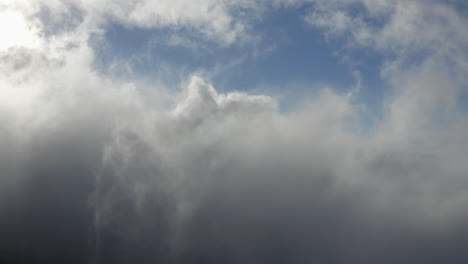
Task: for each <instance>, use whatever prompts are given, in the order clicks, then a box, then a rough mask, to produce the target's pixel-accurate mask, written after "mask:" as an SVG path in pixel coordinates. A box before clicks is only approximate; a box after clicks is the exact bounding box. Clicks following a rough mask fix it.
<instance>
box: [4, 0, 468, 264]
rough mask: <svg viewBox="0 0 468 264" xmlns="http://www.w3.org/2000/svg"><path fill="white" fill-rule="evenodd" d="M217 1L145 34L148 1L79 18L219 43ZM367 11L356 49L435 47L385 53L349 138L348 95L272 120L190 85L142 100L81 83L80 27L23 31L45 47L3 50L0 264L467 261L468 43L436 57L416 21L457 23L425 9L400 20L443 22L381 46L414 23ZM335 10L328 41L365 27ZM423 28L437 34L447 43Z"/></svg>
mask: <svg viewBox="0 0 468 264" xmlns="http://www.w3.org/2000/svg"><path fill="white" fill-rule="evenodd" d="M206 3H208V2H206ZM219 3H222V2H216V3H214V2H213V3H211V4H212V5H213V6H212V8H211V9H210V8H208V9H203V8H201V9H200V10H202V11H201V12H202V13H201V14H205V13H206V12H208V15H207V17H205V16H203V15H187V14H185V13H184V12H185V11H181V10H180V8H176V9H174V10H177V11H174V14H172V13H171V12H170V11H171V10H172V9H171V8H169V7H167V8H168V9H164V10H166V11H165V12H163V13H164V14H163V15H161V16H167V17H165V18H157V19H156V20H152V19H153V18H150V14H151V15H155V14H153V13H147V12H149V11H148V10H150V8H149V7H148V6H146V5H151V3H150V2H148V3H146V2H131V3H129V4H127V5H129V6H128V8H124V7H125V4H126V3H123V2H122V3H119V2H113V4H109V3H107V2H103V1H102V2H93V3H91V2H90V3H88V2H80V3H79V4H78V3H76V5H77V8H78V9H80V10H81V9H83V10H87V9H86V8H88V6H92V10H95V11H93V12H97V13H99V12H101V13H99V14H106V12H108V13H107V14H109V15H112V17H113V19H116V20H117V21H120V22H121V23H130V24H132V23H134V24H135V25H140V26H145V25H147V24H149V25H157V23H168V24H169V23H175V24H177V23H187V25H192V24H193V25H194V27H196V28H199V29H200V28H201V30H202V32H203V30H208V31H213V32H218V33H219V32H224V30H227V31H229V30H231V28H230V27H231V26H227V27H226V28H224V26H223V25H224V24H223V23H221V29H220V31H217V29H214V28H211V29H210V27H211V26H208V25H205V24H204V23H208V22H206V21H209V20H210V19H209V18H210V16H216V15H215V14H214V13H216V14H217V15H219V14H221V15H220V16H221V17H222V16H223V14H224V13H223V10H224V9H222V7H220V6H223V5H221V4H219ZM240 3H242V2H240ZM336 3H338V2H336ZM370 3H371V2H362V4H363V5H365V6H366V8H368V10H369V12H378V13H381V12H383V13H384V14H387V16H388V22H387V23H388V24H385V25H383V26H381V27H379V29H378V30H377V31H378V32H377V34H376V35H372V36H371V37H370V38H371V39H372V43H374V44H373V46H372V47H374V48H375V50H376V52H384V51H382V50H385V52H388V51H387V49H388V50H390V51H391V52H395V53H396V54H397V55H398V56H403V55H402V54H404V53H400V52H399V49H397V51H394V50H393V47H403V48H404V49H406V50H408V52H410V53H413V52H415V51H414V49H413V47H416V48H418V47H419V48H421V49H423V50H428V49H429V50H430V51H431V53H430V54H428V55H425V56H424V58H423V59H422V60H420V61H418V62H417V63H415V62H413V63H408V61H407V60H405V59H406V58H403V59H401V58H400V57H398V58H397V59H396V60H391V61H389V62H388V63H386V64H385V65H384V67H383V69H382V75H383V76H385V78H386V81H388V83H389V84H390V85H391V86H392V87H393V89H394V91H395V94H394V96H393V97H392V98H388V99H387V105H388V108H387V112H386V114H385V116H384V118H382V120H380V121H379V122H378V124H377V125H376V127H375V130H374V131H372V132H363V131H366V129H365V128H366V125H367V124H365V122H363V120H361V114H362V111H365V110H363V109H362V107H361V106H360V105H356V104H355V103H353V96H354V95H353V94H340V93H336V92H334V91H333V90H332V89H325V90H323V91H321V92H320V93H318V94H317V96H316V97H314V98H312V99H309V100H306V99H304V102H303V103H302V104H301V105H299V106H297V108H296V109H295V110H294V111H291V112H289V113H283V112H281V111H280V110H279V109H278V106H277V105H278V102H277V101H276V100H275V99H274V98H273V97H271V96H268V95H252V94H248V93H243V92H230V93H220V92H218V91H216V89H215V87H214V86H213V85H212V84H210V82H209V81H208V80H205V79H203V78H201V77H198V76H190V77H189V78H188V79H187V80H186V82H185V83H183V84H182V86H183V89H182V91H180V93H178V94H174V92H172V93H171V92H167V91H164V90H162V89H154V90H151V89H149V88H145V87H139V86H137V85H136V84H134V83H132V82H123V81H121V80H113V79H110V78H109V77H106V76H101V75H99V74H98V73H96V72H95V71H94V70H93V68H92V63H93V59H94V58H95V56H96V55H95V54H94V52H93V50H92V49H91V48H90V47H89V46H88V44H87V42H86V40H83V39H82V38H83V36H87V35H88V34H89V32H88V31H86V30H83V31H81V30H82V26H81V25H82V24H81V23H90V22H79V23H78V22H77V24H76V25H75V24H73V23H72V24H73V25H70V28H73V30H72V31H73V33H70V34H69V33H66V34H65V33H63V35H61V36H60V35H57V36H56V37H55V38H52V37H50V36H47V35H46V34H45V35H41V34H39V33H37V32H38V31H37V30H36V29H41V28H42V26H43V25H41V23H39V24H35V23H31V24H30V29H31V32H30V33H31V34H32V35H33V36H36V37H38V38H40V40H41V43H42V44H41V45H38V46H34V47H28V46H22V47H21V45H19V46H20V47H18V45H16V46H15V47H13V46H11V47H8V49H6V50H2V51H0V58H2V59H1V61H2V65H1V66H0V76H1V78H0V84H1V85H0V216H1V217H0V234H2V236H1V238H0V260H2V261H4V262H19V263H37V262H48V263H129V262H143V263H145V262H174V263H198V262H203V263H215V262H216V263H218V262H222V263H245V262H247V263H285V262H287V263H304V262H318V263H320V262H327V263H343V262H350V263H394V262H399V263H447V262H463V261H466V259H467V258H468V257H467V255H466V253H465V242H466V240H467V239H468V229H467V227H466V224H465V222H464V220H465V219H466V217H467V214H468V212H467V210H466V206H465V204H466V202H467V199H468V196H467V194H466V190H465V189H466V183H465V182H466V175H467V172H468V166H467V165H466V161H465V159H466V158H465V157H466V156H467V153H466V149H467V147H468V146H467V144H468V143H467V141H466V140H465V137H466V136H465V135H466V133H467V132H468V125H467V124H468V122H467V119H466V116H465V115H464V114H463V113H460V112H459V111H458V110H457V108H456V104H457V100H458V97H459V92H460V90H462V89H464V88H463V87H464V86H463V81H464V80H465V79H464V78H465V77H464V76H465V75H464V73H465V72H466V70H467V68H466V64H464V63H463V62H464V61H465V59H466V57H465V53H456V52H455V51H459V50H460V45H461V43H464V42H463V41H464V40H463V37H462V36H456V37H455V38H453V39H452V38H448V40H447V41H446V42H447V43H446V44H443V46H442V47H441V51H439V50H437V49H436V46H437V45H439V42H438V40H431V39H432V38H435V37H433V36H426V35H425V31H424V30H425V27H424V25H427V24H428V23H436V24H437V23H439V22H440V21H442V22H441V23H446V22H447V21H452V22H447V23H449V24H450V23H455V22H453V21H458V22H459V23H465V22H463V21H464V20H462V18H460V17H455V18H454V17H453V16H452V15H453V14H454V13H453V12H452V11H449V10H451V9H444V8H442V9H441V10H439V11H437V10H432V9H430V12H429V11H427V10H426V7H420V6H419V5H418V8H415V7H414V6H415V5H417V2H410V3H409V4H408V9H406V10H409V11H411V10H413V9H412V8H415V9H414V10H413V11H415V12H416V13H418V12H422V13H424V12H426V11H427V12H429V13H428V14H433V13H434V12H435V13H436V14H442V15H443V17H444V18H445V20H444V19H441V18H440V19H438V20H437V21H439V22H427V21H426V20H423V19H424V18H425V15H423V16H421V17H417V18H413V19H414V21H416V22H417V23H416V25H417V26H414V25H412V26H408V27H406V26H405V27H404V28H410V29H411V28H413V29H411V31H410V32H408V34H406V33H405V35H404V36H407V37H408V38H410V40H404V39H402V40H399V39H398V38H395V37H394V36H392V37H390V36H391V34H394V33H382V32H387V30H389V31H388V32H393V31H392V30H390V28H393V27H394V26H393V25H394V24H395V23H397V22H396V21H397V20H398V21H413V20H411V19H409V18H408V17H406V16H409V15H408V14H411V16H413V14H414V13H413V12H409V11H408V13H405V12H403V11H402V10H405V9H404V8H403V7H404V5H405V4H404V3H405V2H398V5H401V7H398V8H400V9H398V8H397V9H392V8H391V7H392V6H394V5H393V2H384V1H380V2H378V3H380V5H379V4H370ZM21 4H24V3H22V2H17V4H13V3H12V4H10V5H9V6H13V7H14V6H15V5H17V6H21ZM43 4H44V5H45V3H43ZM67 4H68V2H67V3H65V2H59V1H56V2H48V3H47V8H50V9H51V10H55V9H53V8H56V10H57V11H51V13H50V14H49V15H53V16H55V15H57V14H59V13H60V12H61V10H69V9H67V8H66V7H64V5H65V6H66V5H67ZM106 4H107V5H106ZM178 4H182V2H180V3H179V2H178ZM198 4H199V5H201V6H202V7H205V2H203V3H201V2H200V3H198ZM188 5H191V4H188ZM336 5H337V6H339V7H340V8H339V10H338V11H337V12H339V15H338V18H339V16H341V18H339V19H338V18H336V17H335V15H336V14H335V13H333V14H334V15H331V16H329V18H330V19H332V20H333V21H335V20H336V19H338V21H340V19H345V20H347V19H350V20H349V21H351V23H341V24H339V23H338V24H336V25H337V27H339V28H338V29H331V31H333V32H334V33H333V34H335V33H341V32H347V31H348V30H351V31H353V32H354V30H356V29H348V26H356V27H360V26H361V23H364V20H359V18H352V17H350V18H346V17H347V16H349V14H348V12H347V9H346V5H343V7H342V6H340V5H341V4H336ZM145 7H148V8H145ZM380 7H382V8H383V7H385V9H380ZM430 7H433V6H430ZM430 7H427V8H430ZM28 8H30V9H31V10H33V8H32V7H30V6H28ZM387 8H390V10H392V11H391V12H390V13H387ZM25 10H26V9H25ZM27 10H29V9H27ZM34 10H36V9H34ZM90 10H91V9H90ZM109 10H111V11H109ZM187 10H189V8H187ZM220 10H221V11H220ZM333 10H334V9H333ZM395 10H396V11H395ZM444 10H445V11H444ZM98 11H99V12H98ZM25 12H26V11H25ZM161 12H162V11H161ZM204 12H205V13H204ZM217 12H220V13H219V14H218V13H217ZM324 12H325V11H324ZM327 12H328V11H327ZM431 12H432V13H431ZM33 13H34V12H33ZM97 13H96V14H97ZM132 14H133V15H132ZM136 14H139V15H138V16H137V15H136ZM171 14H172V15H173V16H174V20H170V19H169V16H170V15H171ZM424 14H426V13H424ZM317 15H319V14H315V16H317ZM442 15H441V16H442ZM76 16H77V17H79V16H80V15H76ZM91 16H92V15H90V14H88V15H86V17H87V18H86V19H84V20H82V21H90V20H88V17H91ZM400 16H405V17H403V18H400ZM445 16H446V17H445ZM25 17H27V16H26V15H25ZM136 17H138V19H137V18H136ZM156 17H158V15H157V14H156ZM396 17H398V18H399V19H401V20H399V19H396ZM211 18H212V17H211ZM58 19H59V20H60V19H61V18H60V16H58ZM119 19H121V20H119ZM158 19H160V21H163V22H160V21H159V20H158ZM320 19H325V17H320ZM356 19H358V22H356V23H354V22H352V21H356ZM214 20H215V21H216V19H214ZM76 21H81V20H80V19H77V20H76ZM155 21H156V22H155ZM168 21H169V22H168ZM36 22H37V21H36ZM458 22H456V23H458ZM324 23H325V22H324ZM419 23H420V24H421V25H419ZM227 24H229V25H232V23H227ZM227 24H226V25H227ZM404 24H405V25H406V24H407V23H406V22H405V23H404ZM410 24H411V23H410ZM91 25H95V24H91ZM316 25H318V26H322V25H334V24H332V23H329V24H323V23H322V24H316ZM362 25H364V24H362ZM437 25H439V24H437ZM450 25H452V24H450ZM453 25H455V24H453ZM456 25H458V24H456ZM370 26H372V25H370ZM204 27H206V28H204ZM366 27H368V25H366ZM421 28H423V29H424V30H422V29H421ZM436 28H438V29H440V30H443V32H441V35H442V36H448V35H447V34H451V33H450V32H452V31H455V30H458V29H454V28H453V27H442V26H440V27H439V26H438V27H436ZM63 30H64V32H67V29H63ZM324 30H328V29H327V28H326V27H325V28H324ZM359 30H360V29H357V30H356V32H357V31H359ZM39 31H40V30H39ZM419 31H421V33H422V36H420V38H422V40H421V39H419V38H418V34H417V32H419ZM460 32H463V30H462V29H460ZM374 33H375V32H374ZM206 34H208V33H206ZM208 35H209V34H208ZM353 36H354V35H353ZM359 36H360V35H359ZM85 39H86V38H85ZM352 39H353V40H355V41H357V40H356V39H354V38H352ZM420 41H421V42H424V43H425V44H419V43H420ZM428 41H429V42H430V43H432V44H429V43H426V42H428ZM431 41H432V42H431ZM395 42H398V44H395ZM359 43H361V42H359ZM362 43H365V45H367V43H368V42H367V41H364V42H362ZM379 43H380V44H379ZM70 44H74V45H70ZM440 44H441V45H442V43H441V42H440ZM362 45H364V44H362ZM395 45H396V46H395ZM366 47H367V46H366ZM448 47H453V49H449V48H448ZM419 48H418V49H419ZM455 54H456V55H458V56H455ZM403 61H404V62H403ZM453 62H457V63H453ZM395 65H403V66H404V68H402V69H400V68H398V67H396V66H395ZM150 88H153V87H150ZM350 123H352V124H353V125H352V126H350V125H349V124H350Z"/></svg>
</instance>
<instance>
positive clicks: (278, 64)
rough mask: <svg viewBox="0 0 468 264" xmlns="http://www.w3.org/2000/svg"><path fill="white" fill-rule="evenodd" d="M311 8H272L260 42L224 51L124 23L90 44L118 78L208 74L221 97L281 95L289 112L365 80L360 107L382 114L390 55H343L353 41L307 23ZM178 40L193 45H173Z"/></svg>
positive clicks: (100, 63) (171, 81)
mask: <svg viewBox="0 0 468 264" xmlns="http://www.w3.org/2000/svg"><path fill="white" fill-rule="evenodd" d="M310 8H311V7H310V6H306V7H303V8H293V7H290V8H283V9H269V10H268V11H266V12H265V14H264V15H263V17H262V18H261V19H258V20H254V22H253V24H252V25H250V28H249V33H250V34H252V35H254V36H255V37H257V39H255V40H254V41H252V42H247V43H234V44H232V45H220V44H219V43H216V42H215V41H209V40H205V39H203V37H200V36H196V35H197V34H196V33H194V32H191V31H190V29H187V28H182V29H164V28H163V29H147V28H138V27H133V26H124V25H121V24H118V23H109V24H108V25H106V30H105V34H104V35H103V36H99V37H97V36H95V37H94V38H93V37H91V40H90V43H91V45H92V46H93V47H94V49H95V51H96V54H97V56H96V58H95V66H96V68H97V69H98V70H99V71H101V72H103V73H106V74H111V75H114V76H115V77H118V78H119V77H120V78H126V79H132V78H133V79H138V78H148V79H151V78H155V79H158V80H159V81H161V80H163V82H164V83H165V84H166V85H168V86H176V85H177V84H178V83H179V82H181V81H182V80H183V79H185V78H187V76H188V75H190V74H192V73H193V72H198V73H200V72H201V73H204V74H206V75H207V76H208V77H209V78H210V79H211V81H212V83H213V84H214V85H215V87H216V89H217V90H219V91H221V92H230V91H251V92H253V93H267V94H271V95H276V96H279V97H281V98H282V99H281V100H280V104H281V105H283V106H285V107H286V108H288V107H291V105H294V104H295V103H297V101H298V99H299V98H301V97H303V96H312V95H313V94H314V93H316V92H317V90H320V89H322V88H323V87H333V89H335V91H337V92H340V93H346V92H349V91H350V90H352V89H355V87H356V86H357V85H358V82H359V85H360V92H359V95H358V96H356V97H355V100H356V102H359V103H361V104H364V105H366V106H367V107H369V108H370V109H371V110H372V111H373V112H375V113H376V114H378V115H380V114H381V111H382V100H383V97H384V95H385V94H386V92H387V91H386V89H388V85H387V84H386V83H385V82H384V81H382V79H381V77H380V69H381V65H382V62H383V57H382V56H380V55H379V54H377V53H376V52H375V51H373V50H370V49H365V48H360V49H355V50H352V51H349V50H344V49H343V46H345V44H346V41H347V40H346V39H326V38H325V37H324V34H323V31H322V30H320V29H318V28H316V27H313V26H311V25H309V24H308V23H306V22H305V19H304V17H305V15H306V14H307V12H308V9H310ZM194 35H195V36H194ZM174 36H175V37H177V38H178V39H188V41H189V42H191V44H187V45H174V44H172V43H168V41H167V40H168V39H170V38H171V37H174ZM116 61H118V62H119V63H117V66H115V65H114V66H113V67H112V66H111V65H112V64H113V63H115V62H116ZM122 62H125V65H122V64H123V63H122ZM127 63H128V64H129V65H130V67H128V65H127ZM168 68H169V69H171V71H169V72H168V71H166V70H165V69H168ZM110 69H112V70H110Z"/></svg>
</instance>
